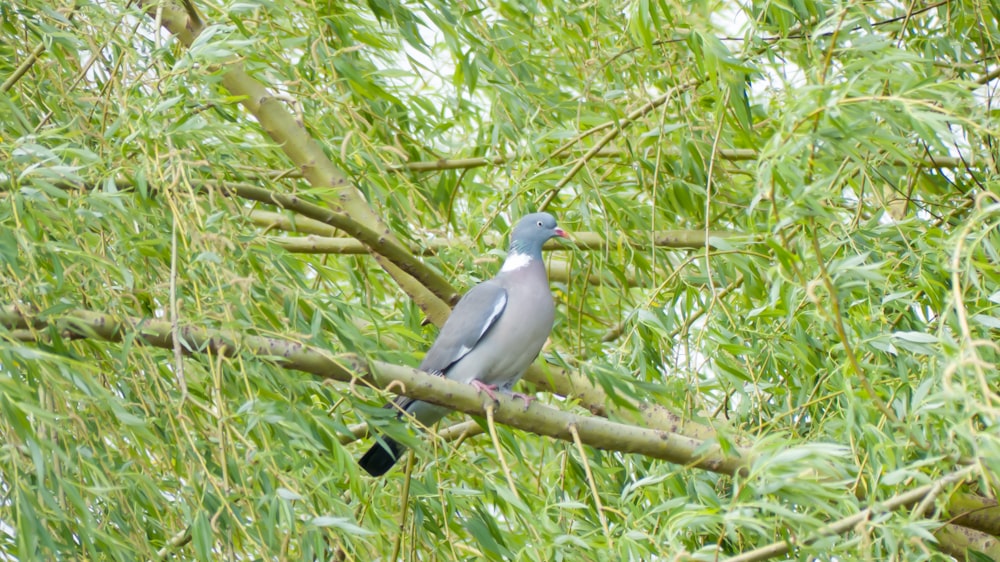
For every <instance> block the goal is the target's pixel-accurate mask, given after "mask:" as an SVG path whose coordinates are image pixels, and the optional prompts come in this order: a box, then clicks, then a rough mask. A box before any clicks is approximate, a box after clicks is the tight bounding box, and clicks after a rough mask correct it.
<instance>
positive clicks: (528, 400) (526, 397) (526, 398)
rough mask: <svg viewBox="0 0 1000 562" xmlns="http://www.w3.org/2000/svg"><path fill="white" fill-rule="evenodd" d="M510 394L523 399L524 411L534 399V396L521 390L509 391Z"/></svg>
mask: <svg viewBox="0 0 1000 562" xmlns="http://www.w3.org/2000/svg"><path fill="white" fill-rule="evenodd" d="M510 395H511V396H513V397H514V398H520V399H521V400H524V411H525V412H527V411H528V406H531V403H532V402H534V401H535V397H534V396H532V395H530V394H524V393H521V392H511V393H510Z"/></svg>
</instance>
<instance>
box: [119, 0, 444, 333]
mask: <svg viewBox="0 0 1000 562" xmlns="http://www.w3.org/2000/svg"><path fill="white" fill-rule="evenodd" d="M139 4H140V6H142V7H143V9H145V10H146V11H147V14H148V15H149V16H150V17H151V18H152V19H153V20H154V21H158V22H160V23H162V25H163V27H165V28H166V29H167V30H168V31H170V32H171V33H172V34H173V35H174V36H175V37H176V38H177V40H178V41H180V42H181V43H182V44H183V45H184V46H186V47H190V46H191V45H192V44H193V43H194V40H195V39H196V38H197V37H198V35H199V34H201V32H202V30H203V29H204V28H205V24H204V23H203V22H202V21H201V20H200V19H196V18H189V17H188V13H187V12H186V11H185V10H184V9H183V8H182V7H181V6H178V5H176V4H174V3H171V2H153V1H150V0H145V1H140V3H139ZM222 85H223V87H225V88H226V90H228V91H229V92H230V93H231V94H233V95H234V96H237V97H239V99H240V104H241V105H243V107H244V108H246V110H247V111H249V112H250V113H251V114H253V116H254V117H255V118H256V119H257V121H258V122H259V123H260V125H261V127H262V128H263V129H264V132H265V133H266V134H267V135H268V136H269V137H270V138H271V139H272V140H274V141H275V143H276V144H277V145H278V146H279V147H281V150H282V151H283V152H284V153H285V155H286V156H287V157H288V158H289V159H290V160H291V161H292V163H293V164H295V166H296V167H297V168H298V169H299V170H301V172H302V175H303V177H304V178H305V179H306V180H307V181H308V182H309V183H310V184H311V185H313V186H314V187H321V188H331V189H333V191H334V193H335V194H336V197H334V198H333V199H332V200H331V201H329V203H330V204H331V205H333V206H334V207H335V208H336V210H337V211H338V212H339V213H341V214H343V215H345V216H348V217H351V218H352V219H353V221H354V222H355V223H357V224H358V225H361V226H362V227H363V228H364V229H365V230H366V231H368V232H371V233H375V234H377V236H378V240H379V241H380V244H379V245H378V246H377V247H372V248H371V249H372V250H373V256H374V257H375V259H376V260H377V261H378V263H379V265H380V266H382V268H383V269H385V270H386V272H388V273H389V275H391V276H392V278H393V279H395V280H396V282H397V283H398V284H399V286H400V287H401V288H402V289H403V290H404V291H406V292H407V294H409V295H410V297H411V298H412V299H413V301H414V302H415V303H416V304H417V305H418V306H419V307H420V308H421V309H422V310H423V311H424V313H425V314H426V315H427V317H428V318H430V320H431V321H432V322H434V323H435V324H436V325H438V326H441V325H443V324H444V321H445V320H446V319H447V318H448V315H449V314H450V313H451V309H450V308H449V306H448V305H449V302H450V301H449V299H451V298H452V297H453V296H454V294H455V291H454V289H451V288H450V287H449V288H448V289H447V290H445V289H442V288H440V287H438V286H436V285H431V286H424V285H423V284H421V283H417V282H415V281H414V278H413V277H412V276H411V275H410V274H409V273H408V272H406V271H404V269H403V268H401V267H400V266H399V265H397V264H396V263H395V262H394V261H392V259H391V258H389V257H388V256H386V255H384V254H382V253H381V252H385V251H391V252H393V253H395V254H396V255H398V253H399V252H402V253H408V252H407V249H406V247H405V246H403V245H402V244H400V243H399V242H398V241H397V240H396V238H395V236H393V234H392V232H391V231H390V230H389V229H388V227H386V226H385V224H384V223H383V222H382V220H381V218H380V217H379V216H378V215H376V214H375V213H374V211H372V209H371V207H370V206H369V205H368V202H367V201H365V199H364V197H363V196H362V195H361V192H360V191H359V190H358V189H357V187H356V186H355V185H353V184H352V183H351V182H350V181H349V180H348V179H347V175H346V174H344V173H343V172H342V171H340V170H339V169H337V167H336V166H334V164H333V162H331V161H330V159H329V158H328V157H327V156H326V154H325V153H324V152H323V149H322V147H321V146H320V144H319V143H318V142H316V140H315V139H313V138H312V137H311V136H310V135H309V133H308V132H307V131H306V129H305V126H304V125H303V123H301V122H300V121H299V120H297V119H296V118H295V116H294V115H292V114H291V113H290V112H289V111H288V110H287V109H285V106H284V102H283V101H281V100H280V99H279V98H278V97H277V96H274V95H273V94H272V93H271V92H269V91H268V89H267V88H266V87H265V86H264V85H263V84H261V83H260V82H258V81H256V80H255V79H254V78H252V77H251V76H250V75H249V74H247V73H246V72H245V71H244V70H243V65H242V64H240V63H238V62H235V60H234V62H233V63H232V64H227V65H225V70H224V71H223V72H222ZM265 191H266V190H265ZM290 197H294V196H290ZM390 248H391V250H390ZM380 250H381V251H380ZM417 271H420V268H418V269H417ZM429 271H430V270H429V269H427V270H423V272H424V273H426V272H429ZM445 284H447V283H445ZM435 289H436V290H437V292H435Z"/></svg>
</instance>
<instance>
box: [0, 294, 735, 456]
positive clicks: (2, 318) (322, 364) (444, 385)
mask: <svg viewBox="0 0 1000 562" xmlns="http://www.w3.org/2000/svg"><path fill="white" fill-rule="evenodd" d="M0 325H2V326H3V327H5V328H6V329H8V330H44V329H47V328H50V327H56V328H57V329H59V330H60V331H61V332H63V333H65V334H67V336H70V337H80V338H98V339H102V340H106V341H115V342H118V341H122V340H123V339H125V338H126V337H135V338H136V339H137V340H138V341H141V342H143V343H145V344H148V345H153V346H156V347H161V348H164V349H173V346H174V334H175V333H176V337H178V338H180V340H181V342H180V343H181V345H182V347H183V350H184V353H186V354H188V355H193V354H198V353H204V352H206V351H211V352H213V353H216V354H219V355H226V356H231V355H234V354H237V353H239V352H241V351H242V352H247V353H251V354H255V355H260V356H263V357H267V358H268V359H270V360H273V361H275V362H276V363H277V364H278V365H280V366H282V367H283V368H287V369H295V370H298V371H303V372H306V373H309V374H312V375H315V376H318V377H322V378H326V379H331V380H336V381H341V382H351V383H353V382H357V381H359V380H364V381H367V382H369V383H371V384H372V385H374V386H377V387H380V388H392V389H393V390H395V389H400V392H401V393H403V394H405V395H407V396H410V397H413V398H417V399H420V400H425V401H428V402H433V403H435V404H440V405H443V406H448V407H449V408H452V409H454V410H458V411H461V412H465V413H468V414H473V415H484V412H485V406H486V405H488V404H489V402H488V401H484V396H483V395H482V394H481V393H479V392H478V391H476V390H475V389H474V388H472V386H470V385H467V384H462V383H457V382H454V381H451V380H448V379H445V378H443V377H437V376H433V375H429V374H427V373H423V372H421V371H418V370H416V369H412V368H410V367H401V366H399V365H393V364H390V363H385V362H382V361H366V360H364V359H363V358H361V357H360V356H357V355H354V354H344V355H337V356H331V355H330V354H328V353H325V352H324V351H323V350H319V349H315V348H311V347H309V346H306V345H304V344H302V343H301V342H298V341H292V340H283V339H279V338H269V337H263V336H248V335H243V334H240V333H237V332H231V331H221V330H220V331H216V330H208V329H205V328H199V327H196V326H191V325H186V326H181V327H179V328H177V330H176V331H174V330H173V329H172V327H171V324H170V322H167V321H162V320H144V319H138V318H127V317H126V318H115V317H112V316H111V315H108V314H101V313H97V312H91V311H86V310H75V311H68V312H63V313H60V314H59V315H58V316H52V317H42V316H38V315H33V314H30V313H25V312H23V311H20V310H19V309H17V308H15V307H10V306H7V307H2V308H0ZM486 400H488V399H486ZM495 419H496V421H498V422H500V423H503V424H506V425H509V426H511V427H515V428H518V429H522V430H525V431H528V432H531V433H535V434H538V435H544V436H548V437H554V438H556V439H561V440H564V441H569V442H572V441H573V431H574V428H575V431H576V432H577V434H578V435H579V437H580V439H581V440H582V441H583V442H584V443H586V444H587V445H590V446H592V447H595V448H598V449H605V450H611V451H620V452H623V453H638V454H641V455H645V456H649V457H652V458H658V459H662V460H666V461H669V462H673V463H677V464H681V465H685V466H692V467H697V468H702V469H705V470H710V471H713V472H719V473H723V474H735V473H737V472H739V471H742V470H743V469H745V468H746V467H747V466H749V463H750V459H749V458H748V457H746V456H744V457H734V456H725V455H723V454H721V453H720V452H719V450H718V447H705V446H704V445H705V444H704V443H703V442H701V441H699V440H697V439H692V438H690V437H684V436H681V435H677V434H675V433H671V432H668V431H662V430H656V429H646V428H643V427H636V426H630V425H626V424H622V423H617V422H612V421H609V420H605V419H600V418H596V417H589V416H581V415H578V414H573V413H570V412H565V411H562V410H557V409H555V408H552V407H550V406H545V405H542V404H539V403H537V402H535V403H532V404H531V405H530V406H529V407H528V408H524V405H523V402H521V401H520V400H515V399H513V398H512V397H510V396H506V395H501V396H500V399H499V401H498V405H497V407H496V413H495Z"/></svg>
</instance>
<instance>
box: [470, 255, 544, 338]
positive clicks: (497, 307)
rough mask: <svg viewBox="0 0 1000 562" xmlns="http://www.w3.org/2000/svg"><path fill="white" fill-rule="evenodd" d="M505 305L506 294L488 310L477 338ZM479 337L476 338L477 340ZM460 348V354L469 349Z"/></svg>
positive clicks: (490, 324)
mask: <svg viewBox="0 0 1000 562" xmlns="http://www.w3.org/2000/svg"><path fill="white" fill-rule="evenodd" d="M529 259H530V258H529ZM506 306H507V295H504V296H503V298H502V299H497V302H496V304H494V305H493V311H492V312H490V315H489V317H488V318H487V319H486V322H484V323H483V328H482V329H481V330H480V331H479V338H481V337H483V334H485V333H486V330H489V329H490V326H492V325H493V322H494V321H496V319H497V317H498V316H500V313H501V312H503V309H504V307H506ZM479 338H476V339H477V340H478V339H479ZM462 349H463V350H464V353H462V355H465V354H466V353H468V352H469V351H471V350H467V349H465V348H464V347H463V348H462Z"/></svg>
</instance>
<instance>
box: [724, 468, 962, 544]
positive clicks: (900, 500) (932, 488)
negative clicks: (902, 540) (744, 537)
mask: <svg viewBox="0 0 1000 562" xmlns="http://www.w3.org/2000/svg"><path fill="white" fill-rule="evenodd" d="M976 468H977V467H975V466H968V467H965V468H963V469H960V470H957V471H955V472H952V473H950V474H947V475H945V476H942V477H941V478H938V479H937V480H936V481H935V482H932V483H930V484H927V485H924V486H921V487H919V488H917V489H915V490H910V491H909V492H903V493H902V494H898V495H895V496H893V497H891V498H889V499H887V500H886V501H884V502H881V503H879V504H876V505H874V506H872V507H869V508H868V509H864V510H862V511H860V512H858V513H856V514H854V515H852V516H850V517H845V518H843V519H841V520H839V521H835V522H833V523H830V524H829V525H824V526H823V527H821V528H819V529H817V531H816V532H815V533H813V534H812V535H810V536H807V537H803V538H802V539H801V540H798V541H794V542H793V541H780V542H775V543H771V544H769V545H767V546H763V547H761V548H755V549H754V550H751V551H749V552H744V553H743V554H740V555H738V556H733V557H731V558H727V559H726V560H725V562H760V561H761V560H768V559H770V558H776V557H778V556H784V555H785V554H788V553H789V552H791V550H792V548H793V547H794V546H795V544H812V543H814V542H816V541H817V540H819V539H821V538H823V537H825V536H830V535H842V534H844V533H847V532H850V531H851V530H853V529H855V528H856V527H857V526H859V525H862V524H863V523H864V522H865V521H867V520H868V519H870V518H871V517H872V516H873V515H876V514H878V513H882V512H886V511H896V510H897V509H902V508H904V507H907V506H910V505H913V504H915V503H917V502H918V501H920V500H922V499H924V498H925V497H927V496H928V495H930V494H932V493H938V492H940V490H941V489H942V488H944V487H945V486H948V485H950V484H954V483H957V482H960V481H962V480H965V479H966V478H968V477H969V475H970V474H972V472H973V471H975V469H976Z"/></svg>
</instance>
